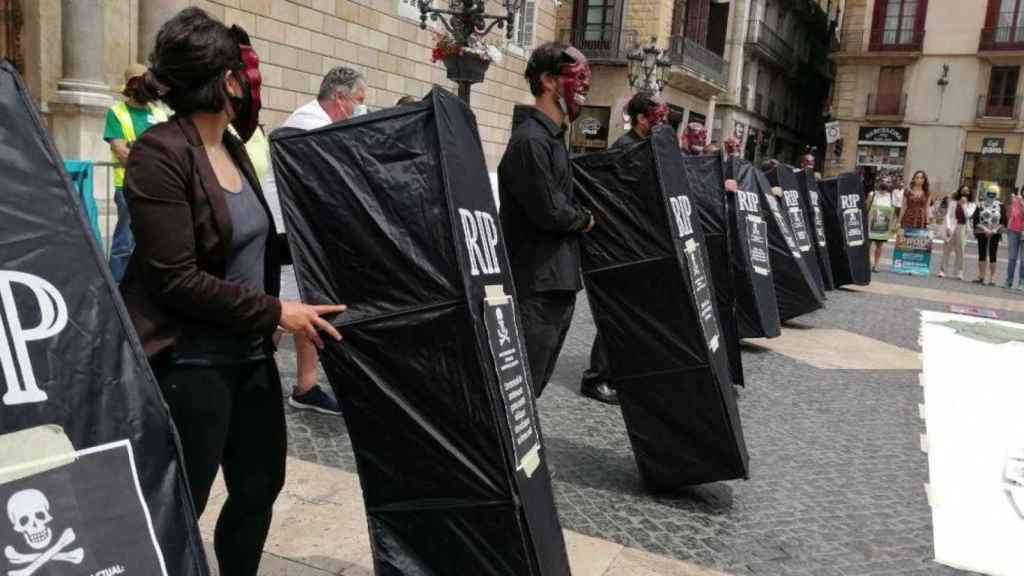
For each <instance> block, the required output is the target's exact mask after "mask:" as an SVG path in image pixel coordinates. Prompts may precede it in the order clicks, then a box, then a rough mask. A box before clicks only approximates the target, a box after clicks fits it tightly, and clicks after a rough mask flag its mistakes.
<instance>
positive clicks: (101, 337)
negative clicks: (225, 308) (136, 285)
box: [0, 60, 208, 576]
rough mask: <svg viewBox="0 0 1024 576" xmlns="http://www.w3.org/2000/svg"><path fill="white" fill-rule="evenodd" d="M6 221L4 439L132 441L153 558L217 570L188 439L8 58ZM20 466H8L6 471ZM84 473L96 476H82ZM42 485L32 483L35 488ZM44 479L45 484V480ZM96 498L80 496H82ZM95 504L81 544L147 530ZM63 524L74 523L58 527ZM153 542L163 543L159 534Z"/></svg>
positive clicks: (170, 565)
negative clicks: (184, 452) (31, 435)
mask: <svg viewBox="0 0 1024 576" xmlns="http://www.w3.org/2000/svg"><path fill="white" fill-rule="evenodd" d="M0 222H2V223H3V224H2V226H3V227H2V240H0V300H2V301H3V302H2V306H0V364H2V366H0V392H3V395H2V396H0V435H5V434H9V433H13V432H19V431H25V430H28V429H35V428H37V427H41V426H58V427H60V429H61V430H62V431H63V435H64V436H65V437H66V438H67V439H68V440H70V443H71V446H72V448H73V449H74V450H76V451H81V450H87V449H92V448H95V447H98V446H103V445H107V444H111V443H116V442H121V441H125V440H127V441H128V443H129V444H130V446H131V449H132V452H133V453H134V462H135V475H136V476H137V482H138V487H139V490H140V491H141V494H142V497H143V499H144V501H145V503H146V506H147V507H148V511H149V514H150V516H151V525H152V530H153V534H154V535H155V537H156V540H157V543H158V544H159V548H160V550H159V551H156V550H150V551H149V552H150V553H152V554H156V556H153V557H154V558H155V557H157V556H159V555H160V553H162V557H163V560H164V564H165V566H166V574H171V575H175V576H191V575H205V574H208V569H207V566H206V558H205V555H204V552H203V546H202V541H201V540H200V536H199V531H198V528H197V524H196V521H195V512H194V508H193V506H192V501H191V498H190V496H189V494H188V487H187V484H186V483H185V481H184V476H183V474H182V465H181V461H180V457H179V452H178V444H177V436H176V434H175V432H174V429H173V426H172V424H171V421H170V415H169V414H168V412H167V410H166V409H165V407H164V404H163V400H162V398H161V395H160V389H159V387H158V385H157V383H156V380H155V378H154V377H153V375H152V373H151V372H150V370H149V367H148V365H147V362H146V357H145V355H144V353H143V351H142V347H141V345H140V344H139V342H138V339H137V338H136V336H135V333H134V331H133V330H132V329H131V323H130V321H129V318H128V314H127V311H126V310H125V308H124V305H123V304H122V303H121V300H120V297H119V296H118V293H117V289H116V287H115V286H114V283H113V281H112V280H111V278H110V275H109V273H108V272H107V268H106V264H105V262H104V260H103V257H102V255H101V254H100V252H99V250H98V248H97V246H96V242H95V240H94V237H93V235H92V232H91V230H90V228H89V225H88V223H87V221H86V219H85V213H84V210H83V208H82V206H81V204H80V203H79V200H78V194H77V192H76V191H75V189H74V187H73V186H72V183H71V180H70V179H69V178H68V175H67V173H66V172H65V171H64V168H63V161H62V160H61V158H60V155H59V154H58V152H57V150H56V149H55V148H54V146H53V144H52V143H51V142H50V139H49V136H48V135H47V132H46V130H45V128H44V126H43V124H42V122H41V119H40V117H39V114H38V112H37V111H36V109H35V105H34V104H33V101H32V98H31V97H30V95H29V94H28V92H27V90H26V89H25V87H24V85H23V84H22V83H21V80H20V79H19V78H18V76H17V74H16V72H15V71H14V68H13V67H12V66H11V65H10V64H9V63H8V62H6V61H3V60H0ZM9 347H10V348H9ZM12 351H13V352H14V354H13V355H12V354H11V352H12ZM58 435H59V434H58ZM122 450H123V448H122ZM110 454H111V455H113V454H114V452H111V453H110ZM40 456H44V455H42V454H41V455H40ZM81 462H83V463H86V462H87V460H81ZM10 464H11V463H10V462H2V463H0V468H3V467H4V466H5V465H10ZM58 470H61V468H58ZM63 470H64V472H63V475H64V478H65V479H68V478H69V480H67V482H65V485H69V486H75V485H77V484H78V483H79V481H80V482H81V484H82V485H97V478H96V477H95V475H96V474H102V473H111V474H113V473H114V472H113V471H109V472H108V471H107V470H105V469H103V468H100V469H99V470H98V471H97V470H96V469H95V467H92V468H90V467H88V466H84V465H82V466H79V465H76V464H67V465H65V466H64V468H63ZM89 470H91V471H89ZM125 470H128V469H127V468H125ZM123 471H124V470H122V472H123ZM76 474H83V475H84V474H89V477H88V478H86V477H82V478H80V479H77V480H76ZM32 478H35V477H29V480H28V484H29V485H35V483H34V482H33V481H32V480H31V479H32ZM132 480H133V479H126V478H124V477H123V476H118V477H117V478H112V479H111V482H110V484H111V485H115V486H116V485H124V484H125V482H127V484H128V485H129V486H130V485H131V484H132ZM38 482H43V478H42V476H40V477H39V479H38ZM98 485H99V486H103V482H102V481H101V482H99V484H98ZM38 487H40V488H41V487H42V484H39V485H38ZM87 495H90V493H89V492H79V493H78V494H77V498H78V499H80V500H81V499H82V498H84V497H87ZM132 496H133V495H132V494H131V493H128V494H124V495H122V497H123V498H125V499H131V497H132ZM49 497H50V499H51V500H53V506H54V508H53V509H52V510H51V512H52V514H51V515H52V516H53V517H54V518H57V519H58V520H59V519H60V515H61V514H69V513H70V512H69V511H68V509H67V508H66V507H63V508H62V507H60V506H58V503H57V501H58V495H57V494H55V493H53V492H52V491H51V493H50V494H49ZM95 497H96V498H104V497H109V495H108V494H99V493H97V494H96V495H95ZM90 500H91V499H90ZM91 504H92V503H91V501H89V500H86V501H79V503H78V505H77V507H76V508H77V514H78V515H79V517H80V518H81V519H82V522H83V524H85V525H77V526H74V530H75V531H76V532H77V534H78V541H79V542H81V541H82V540H83V539H84V540H86V541H89V542H92V544H91V545H90V548H91V553H93V554H96V550H97V549H108V548H109V546H108V545H109V544H110V539H111V538H114V537H115V536H117V538H121V537H123V536H124V535H123V534H119V535H118V534H115V533H114V532H113V530H114V528H117V532H121V531H122V529H123V527H124V526H128V525H136V524H138V523H141V524H138V525H141V526H145V525H146V524H147V521H146V519H145V518H144V517H143V518H138V517H137V518H130V519H129V518H125V519H123V520H124V522H121V523H120V524H118V522H117V519H113V520H111V519H110V518H109V517H107V518H101V519H97V518H95V517H94V518H88V517H85V516H88V515H89V514H87V513H86V512H87V511H88V510H90V509H92V506H91ZM138 512H139V513H140V514H141V513H142V510H139V511H138ZM65 519H67V516H65ZM129 520H130V522H129ZM112 524H115V525H116V526H112ZM54 527H55V528H59V529H61V530H63V529H64V528H69V526H64V525H63V524H61V525H60V526H59V527H58V526H57V524H56V523H55V524H54ZM20 540H21V538H20V536H19V538H18V541H19V542H20ZM54 541H55V542H56V533H55V534H54ZM142 542H144V543H145V544H146V545H147V546H149V545H150V544H152V542H151V538H149V537H148V536H146V537H145V538H144V539H143V540H142ZM14 543H15V544H17V542H14ZM21 545H22V547H24V546H25V544H24V542H22V543H21ZM72 547H73V546H72ZM69 549H70V548H69ZM29 551H31V550H29ZM138 552H139V551H132V550H122V551H121V554H123V555H127V556H138ZM87 554H88V553H87ZM121 557H122V558H124V557H125V556H121ZM94 562H96V559H95V558H93V557H90V556H86V558H85V559H84V560H83V561H82V563H81V564H80V565H79V567H80V568H82V569H84V570H87V571H89V570H90V567H93V566H94ZM124 564H125V565H130V564H131V562H130V561H129V560H126V561H125V562H124ZM22 568H24V566H23V567H22ZM97 568H105V566H99V567H97ZM46 570H51V571H50V572H46ZM53 570H56V568H53V567H47V568H44V570H43V571H44V572H46V573H54V572H53ZM12 573H13V571H12ZM147 573H150V574H152V573H154V572H150V571H148V572H147Z"/></svg>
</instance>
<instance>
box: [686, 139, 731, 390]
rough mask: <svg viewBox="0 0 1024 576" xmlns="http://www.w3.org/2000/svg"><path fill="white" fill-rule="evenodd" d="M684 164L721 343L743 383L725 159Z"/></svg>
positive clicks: (701, 158) (689, 158)
mask: <svg viewBox="0 0 1024 576" xmlns="http://www.w3.org/2000/svg"><path fill="white" fill-rule="evenodd" d="M683 164H684V165H685V168H686V171H687V176H688V179H689V181H690V186H691V188H690V192H691V194H690V198H691V200H692V201H693V203H694V205H695V206H696V208H697V214H698V215H699V220H700V223H701V229H702V231H703V232H704V245H705V247H706V248H707V254H708V264H709V266H710V271H711V279H712V281H713V282H714V285H715V296H716V301H717V304H718V319H719V321H720V322H721V325H722V340H723V342H722V343H723V344H724V345H725V351H726V354H727V355H728V357H729V376H730V377H731V379H732V383H733V384H736V385H739V386H743V385H744V379H743V362H742V359H741V357H740V338H739V328H738V326H737V323H736V282H735V281H734V280H733V270H732V260H733V251H732V243H731V242H730V236H731V233H730V230H729V209H728V203H727V201H726V192H725V180H724V179H723V178H722V160H721V157H720V156H719V155H718V154H707V155H703V156H683Z"/></svg>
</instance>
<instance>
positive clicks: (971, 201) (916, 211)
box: [868, 170, 1024, 291]
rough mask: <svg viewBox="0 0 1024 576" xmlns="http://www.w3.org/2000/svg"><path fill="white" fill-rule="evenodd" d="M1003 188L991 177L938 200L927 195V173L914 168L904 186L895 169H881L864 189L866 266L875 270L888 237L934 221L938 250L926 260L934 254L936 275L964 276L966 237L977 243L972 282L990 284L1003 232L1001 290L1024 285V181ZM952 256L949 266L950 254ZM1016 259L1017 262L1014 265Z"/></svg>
mask: <svg viewBox="0 0 1024 576" xmlns="http://www.w3.org/2000/svg"><path fill="white" fill-rule="evenodd" d="M1003 192H1004V190H1003V189H1002V188H1001V187H1000V186H999V185H998V184H994V183H990V184H985V185H983V186H980V191H976V190H975V189H973V188H972V187H971V186H970V185H967V184H964V185H963V186H961V187H960V188H959V189H958V190H957V191H956V192H954V193H953V194H952V195H951V196H948V197H945V198H943V199H942V200H941V201H933V199H932V198H931V194H930V190H929V185H928V176H927V174H925V173H924V172H923V171H920V170H919V171H917V172H915V173H914V176H913V177H912V178H911V183H910V186H904V184H903V179H902V177H900V176H899V175H891V174H883V175H880V176H879V177H878V178H876V180H875V186H874V190H872V191H871V192H869V193H868V214H869V216H868V229H869V237H870V239H871V241H872V244H873V248H874V250H873V253H872V260H871V264H872V270H873V271H874V272H878V267H879V263H880V261H881V257H882V248H883V246H884V245H885V244H886V242H888V241H889V240H890V239H892V238H894V237H898V236H899V235H900V234H903V233H904V231H905V230H907V229H914V228H926V229H929V228H930V227H932V226H933V225H934V229H935V230H936V232H937V233H936V236H937V237H938V238H941V239H942V241H943V243H942V254H941V257H940V256H939V254H938V253H937V251H936V252H935V253H933V255H932V266H933V268H934V265H935V263H936V259H938V276H939V278H945V277H946V272H947V269H949V272H950V275H951V276H953V277H956V278H959V279H960V280H964V274H965V264H964V260H965V258H964V254H965V252H966V250H967V244H968V242H969V240H970V239H971V238H973V240H974V242H975V243H976V245H977V249H978V267H977V277H976V278H975V279H974V280H973V282H974V283H975V284H981V285H986V286H995V285H996V272H997V262H998V254H999V246H1000V244H1001V243H1002V241H1003V237H1004V236H1005V237H1006V242H1007V263H1006V264H1007V265H1006V280H1005V282H1004V284H1003V286H1004V288H1006V289H1007V290H1013V289H1015V290H1017V291H1024V187H1022V188H1018V189H1013V188H1010V189H1007V190H1005V192H1006V194H1005V196H1004V195H1003ZM951 259H952V268H950V264H951V262H950V260H951ZM1018 264H1019V265H1018Z"/></svg>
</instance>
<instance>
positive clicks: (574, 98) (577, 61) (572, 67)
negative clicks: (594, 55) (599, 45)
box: [559, 46, 591, 122]
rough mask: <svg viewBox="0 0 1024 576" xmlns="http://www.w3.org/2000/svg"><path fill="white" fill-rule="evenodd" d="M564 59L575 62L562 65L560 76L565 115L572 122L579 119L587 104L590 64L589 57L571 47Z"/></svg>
mask: <svg viewBox="0 0 1024 576" xmlns="http://www.w3.org/2000/svg"><path fill="white" fill-rule="evenodd" d="M564 57H568V58H571V59H572V60H573V61H572V62H568V63H565V64H562V74H561V76H559V84H560V85H561V89H562V92H561V95H560V96H561V98H562V100H563V102H564V103H563V105H562V107H563V109H564V111H565V114H566V115H567V116H568V117H569V121H570V122H572V121H573V120H575V119H576V118H578V117H579V115H580V111H581V110H582V108H583V105H584V104H586V102H587V93H588V92H590V77H591V74H590V64H589V63H587V57H586V56H584V55H583V53H582V52H580V51H579V50H577V49H575V48H573V47H571V46H570V47H569V48H568V49H566V51H565V53H564Z"/></svg>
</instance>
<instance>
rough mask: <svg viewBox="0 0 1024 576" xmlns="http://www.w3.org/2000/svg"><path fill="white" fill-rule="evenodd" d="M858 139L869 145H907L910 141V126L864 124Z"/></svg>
mask: <svg viewBox="0 0 1024 576" xmlns="http://www.w3.org/2000/svg"><path fill="white" fill-rule="evenodd" d="M858 140H860V143H861V144H868V145H871V144H875V145H885V146H906V145H907V142H908V141H910V128H898V127H895V126H864V127H863V128H861V129H860V132H859V137H858Z"/></svg>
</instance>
